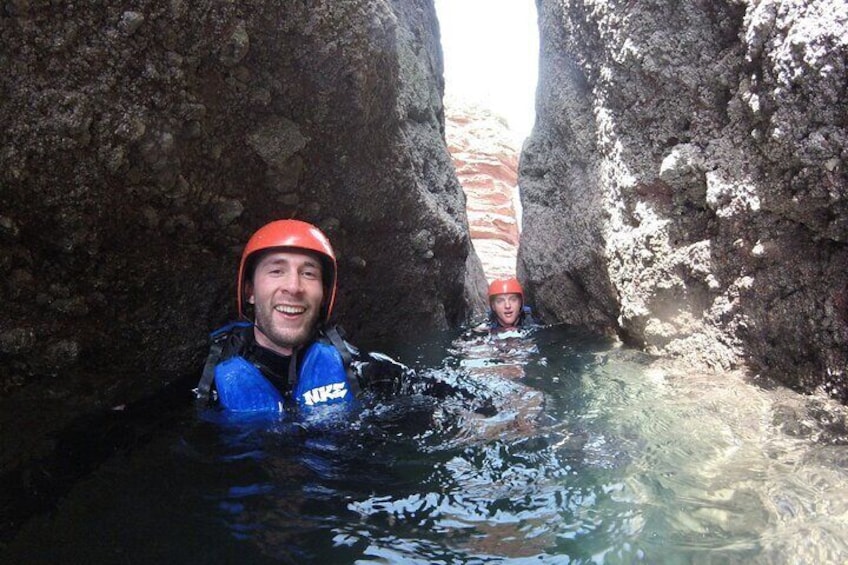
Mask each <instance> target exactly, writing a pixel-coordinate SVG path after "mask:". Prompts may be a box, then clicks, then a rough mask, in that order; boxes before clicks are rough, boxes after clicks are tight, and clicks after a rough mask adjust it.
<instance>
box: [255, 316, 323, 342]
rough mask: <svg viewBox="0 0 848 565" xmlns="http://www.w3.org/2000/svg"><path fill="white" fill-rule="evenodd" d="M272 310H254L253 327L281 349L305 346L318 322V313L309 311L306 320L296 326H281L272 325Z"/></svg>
mask: <svg viewBox="0 0 848 565" xmlns="http://www.w3.org/2000/svg"><path fill="white" fill-rule="evenodd" d="M274 312H275V311H274V310H273V309H270V310H269V309H267V308H257V309H256V321H255V323H254V325H255V326H256V328H257V329H258V330H259V331H260V332H262V334H263V335H264V336H265V337H267V338H268V340H270V341H271V343H273V344H274V345H275V346H277V347H279V348H281V349H291V350H295V349H297V348H299V347H301V346H303V345H305V344H306V343H307V342H308V341H309V340H310V338H311V337H312V334H313V333H314V330H315V327H316V325H317V320H318V312H316V311H314V310H310V311H308V312H307V314H305V316H306V318H305V319H304V320H303V322H302V323H301V324H299V325H298V326H281V325H280V324H275V323H274Z"/></svg>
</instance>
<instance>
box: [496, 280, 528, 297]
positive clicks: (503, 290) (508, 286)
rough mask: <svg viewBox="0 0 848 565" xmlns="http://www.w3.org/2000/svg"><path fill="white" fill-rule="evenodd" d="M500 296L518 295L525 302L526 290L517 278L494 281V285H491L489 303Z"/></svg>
mask: <svg viewBox="0 0 848 565" xmlns="http://www.w3.org/2000/svg"><path fill="white" fill-rule="evenodd" d="M498 294H517V295H518V296H520V297H521V301H522V302H524V290H523V289H522V288H521V285H520V284H519V283H518V279H517V278H515V277H512V278H509V279H497V280H494V281H492V284H490V285H489V301H491V300H492V298H494V297H495V296H496V295H498Z"/></svg>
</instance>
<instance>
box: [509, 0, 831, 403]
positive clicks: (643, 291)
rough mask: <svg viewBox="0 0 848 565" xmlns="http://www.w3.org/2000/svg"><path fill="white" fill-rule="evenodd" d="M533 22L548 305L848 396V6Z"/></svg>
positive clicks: (536, 282)
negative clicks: (537, 40) (537, 44)
mask: <svg viewBox="0 0 848 565" xmlns="http://www.w3.org/2000/svg"><path fill="white" fill-rule="evenodd" d="M539 14H540V31H541V67H540V85H539V90H538V94H537V96H538V108H537V110H538V114H537V122H536V128H535V130H534V131H533V134H532V136H531V139H530V141H529V142H528V144H527V145H526V147H525V150H524V152H523V154H522V158H521V164H520V172H519V174H520V182H521V185H522V189H523V191H522V205H523V211H524V218H525V222H524V223H525V228H524V232H523V235H522V241H521V248H520V249H519V257H518V261H519V273H520V276H521V278H522V279H524V280H525V283H526V284H527V286H528V290H529V293H530V295H531V296H532V297H533V298H534V300H535V303H536V304H537V307H541V308H542V310H543V314H545V315H546V316H547V318H548V319H559V320H563V321H568V322H574V323H583V324H588V325H591V326H595V327H598V328H602V329H607V330H611V331H616V332H618V333H619V334H620V335H621V336H622V337H623V338H624V339H626V340H628V341H630V342H633V343H636V344H639V345H643V346H645V347H646V348H647V349H648V350H649V351H653V352H656V353H658V354H663V355H670V356H674V357H678V358H680V359H684V360H686V361H687V362H689V363H694V364H697V365H702V366H707V367H712V368H717V369H730V368H734V367H749V368H751V369H752V371H754V372H756V373H760V374H764V375H768V376H772V377H776V378H778V379H779V380H781V381H782V382H784V383H786V384H789V385H792V386H795V387H798V388H801V389H805V390H811V389H815V388H817V387H822V388H823V389H825V390H827V391H829V392H830V393H832V394H835V395H836V396H839V397H841V398H842V399H843V400H846V399H848V395H846V391H848V387H846V380H845V370H846V366H848V345H847V344H848V284H847V283H848V279H846V276H845V273H846V267H848V248H846V243H848V182H846V170H845V159H846V148H848V129H847V128H848V122H846V116H848V93H846V53H848V39H847V38H848V5H846V4H845V2H842V1H841V0H839V1H835V0H807V1H796V2H778V1H773V0H763V1H757V2H753V1H752V2H745V1H726V2H705V1H701V0H683V1H681V2H677V3H668V2H662V1H653V0H642V1H636V2H631V1H612V2H601V1H588V0H586V1H576V0H575V1H563V0H541V1H540V2H539Z"/></svg>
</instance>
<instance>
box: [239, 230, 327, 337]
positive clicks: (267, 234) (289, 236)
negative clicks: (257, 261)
mask: <svg viewBox="0 0 848 565" xmlns="http://www.w3.org/2000/svg"><path fill="white" fill-rule="evenodd" d="M276 247H294V248H298V249H305V250H307V251H314V252H315V253H318V255H319V256H320V257H321V259H322V262H323V263H324V269H323V274H324V293H325V296H324V308H323V310H324V311H323V312H322V314H323V316H322V321H323V322H326V321H327V320H328V319H329V317H330V313H331V312H332V311H333V303H334V302H335V301H336V254H335V253H334V252H333V248H332V247H331V246H330V240H328V239H327V236H325V235H324V234H323V233H322V232H321V230H319V229H318V228H316V227H315V226H313V225H312V224H310V223H307V222H302V221H300V220H276V221H274V222H271V223H270V224H265V225H264V226H262V227H261V228H259V229H258V230H256V233H254V234H253V235H252V236H251V237H250V239H249V240H248V242H247V245H245V246H244V251H243V252H242V254H241V264H240V265H239V272H238V287H237V290H236V293H237V296H236V299H237V300H238V314H239V317H240V318H241V317H243V316H244V282H245V275H246V273H245V270H246V268H247V264H248V261H249V259H250V258H251V257H253V256H254V255H255V254H256V253H258V252H260V251H264V250H266V249H273V248H276Z"/></svg>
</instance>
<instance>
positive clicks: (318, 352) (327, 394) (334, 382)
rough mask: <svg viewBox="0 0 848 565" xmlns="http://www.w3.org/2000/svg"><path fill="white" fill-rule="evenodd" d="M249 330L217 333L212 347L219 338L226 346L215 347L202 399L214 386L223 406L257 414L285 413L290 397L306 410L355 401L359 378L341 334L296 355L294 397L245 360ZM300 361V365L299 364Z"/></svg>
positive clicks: (201, 390)
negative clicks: (245, 344) (354, 371)
mask: <svg viewBox="0 0 848 565" xmlns="http://www.w3.org/2000/svg"><path fill="white" fill-rule="evenodd" d="M246 331H252V325H247V324H238V325H231V326H227V327H225V328H221V330H218V331H216V332H213V334H212V337H213V344H214V343H215V341H214V340H216V339H217V340H218V342H219V343H223V345H221V346H220V347H219V348H218V350H217V352H216V351H215V348H214V347H213V351H212V352H211V353H210V359H209V360H208V361H207V369H204V378H202V379H201V384H200V385H198V391H199V393H198V395H199V396H202V395H204V394H205V395H207V396H208V395H209V394H210V389H211V385H212V382H214V387H215V392H216V393H217V400H218V404H219V406H220V407H221V408H223V409H225V410H228V411H231V412H237V413H253V414H258V413H282V412H283V410H284V407H285V404H286V402H287V397H288V398H290V399H291V400H289V402H291V401H292V400H293V401H294V402H295V403H296V404H297V406H298V407H300V408H302V409H307V410H308V409H311V408H315V407H317V406H324V405H330V404H340V403H348V404H354V403H355V402H356V392H357V390H358V383H355V382H353V379H355V378H356V377H355V376H353V375H349V372H348V365H349V359H346V358H345V355H343V353H345V352H347V350H346V349H345V350H344V351H340V350H339V348H340V347H345V344H344V343H343V341H342V340H341V339H340V338H337V337H338V336H337V335H330V336H328V340H329V341H331V342H332V343H326V342H325V341H322V340H317V341H314V342H312V344H311V345H309V347H307V348H306V349H305V350H303V351H300V352H297V353H296V354H295V355H293V356H292V358H291V361H290V363H292V364H294V366H295V367H297V373H296V379H295V380H294V382H293V386H292V391H291V395H290V396H289V395H285V396H284V395H283V393H282V392H281V391H280V390H279V389H277V387H275V386H274V385H273V384H272V383H271V381H269V380H268V378H266V377H265V375H263V374H262V371H261V370H260V369H259V368H258V367H257V366H256V365H255V364H254V363H252V362H251V361H249V360H248V359H247V358H246V357H244V351H243V350H244V337H243V336H244V332H246ZM331 331H335V330H331ZM334 337H336V338H337V339H333V338H334ZM233 338H234V339H233ZM335 342H339V343H338V344H336V343H335ZM223 349H229V351H224V350H223ZM348 354H349V353H348ZM216 356H217V359H216V358H215V357H216ZM298 358H300V359H302V361H300V362H299V359H298ZM210 369H211V370H210ZM204 380H205V381H206V382H205V383H204ZM209 381H212V382H209Z"/></svg>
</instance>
